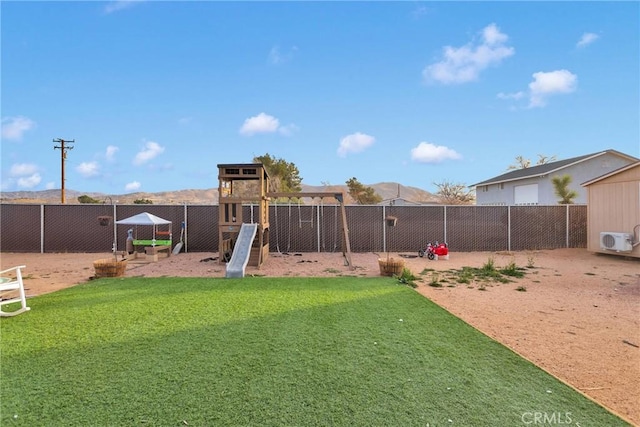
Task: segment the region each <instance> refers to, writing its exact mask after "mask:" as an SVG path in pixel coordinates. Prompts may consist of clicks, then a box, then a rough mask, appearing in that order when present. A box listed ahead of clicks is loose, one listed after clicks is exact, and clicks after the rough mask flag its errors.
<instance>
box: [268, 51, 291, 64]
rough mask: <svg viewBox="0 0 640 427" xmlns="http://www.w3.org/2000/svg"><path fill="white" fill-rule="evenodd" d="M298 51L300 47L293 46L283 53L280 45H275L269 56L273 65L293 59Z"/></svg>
mask: <svg viewBox="0 0 640 427" xmlns="http://www.w3.org/2000/svg"><path fill="white" fill-rule="evenodd" d="M297 51H298V48H297V47H296V46H293V47H292V48H291V49H289V50H288V51H287V52H284V53H283V52H281V51H280V46H273V47H272V48H271V50H270V51H269V56H268V59H269V63H270V64H273V65H278V64H282V63H285V62H289V61H291V60H292V59H293V56H294V55H295V53H296V52H297Z"/></svg>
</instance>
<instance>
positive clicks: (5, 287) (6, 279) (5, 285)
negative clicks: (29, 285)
mask: <svg viewBox="0 0 640 427" xmlns="http://www.w3.org/2000/svg"><path fill="white" fill-rule="evenodd" d="M25 267H26V266H24V265H20V266H17V267H11V268H8V269H6V270H3V271H0V294H4V293H5V292H11V294H12V296H11V297H9V298H8V299H3V300H2V301H0V317H9V316H16V315H18V314H20V313H24V312H25V311H29V310H31V308H30V307H28V306H27V296H26V294H25V292H24V283H23V281H22V271H21V270H22V269H23V268H25ZM13 272H15V273H13ZM7 273H11V276H6V274H7ZM14 274H15V278H13V275H14ZM15 291H18V295H17V296H15ZM14 302H19V303H20V308H19V309H18V310H15V311H2V306H3V305H6V304H11V303H14Z"/></svg>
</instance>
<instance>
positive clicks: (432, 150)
mask: <svg viewBox="0 0 640 427" xmlns="http://www.w3.org/2000/svg"><path fill="white" fill-rule="evenodd" d="M461 158H462V156H461V155H460V154H458V153H457V152H456V151H455V150H452V149H451V148H448V147H444V146H442V145H435V144H432V143H430V142H421V143H420V144H418V146H417V147H415V148H412V149H411V160H413V161H415V162H419V163H441V162H443V161H445V160H458V159H461Z"/></svg>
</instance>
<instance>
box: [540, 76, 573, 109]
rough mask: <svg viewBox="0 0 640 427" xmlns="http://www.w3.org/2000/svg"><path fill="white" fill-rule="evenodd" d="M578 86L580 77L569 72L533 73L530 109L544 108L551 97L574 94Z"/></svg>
mask: <svg viewBox="0 0 640 427" xmlns="http://www.w3.org/2000/svg"><path fill="white" fill-rule="evenodd" d="M577 86H578V76H576V75H575V74H573V73H571V72H569V71H567V70H556V71H550V72H547V73H545V72H538V73H533V81H532V82H531V83H529V91H530V93H529V96H530V98H529V107H544V106H545V105H546V104H547V98H548V97H549V96H552V95H556V94H562V93H571V92H574V91H575V90H576V87H577Z"/></svg>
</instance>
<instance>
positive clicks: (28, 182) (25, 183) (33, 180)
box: [18, 173, 42, 188]
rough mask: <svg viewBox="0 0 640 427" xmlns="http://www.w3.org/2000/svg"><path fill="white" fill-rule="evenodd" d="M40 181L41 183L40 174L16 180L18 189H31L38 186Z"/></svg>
mask: <svg viewBox="0 0 640 427" xmlns="http://www.w3.org/2000/svg"><path fill="white" fill-rule="evenodd" d="M40 181H42V177H41V176H40V174H39V173H34V174H33V175H29V176H23V177H21V178H18V187H20V188H33V187H35V186H36V185H38V184H40Z"/></svg>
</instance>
